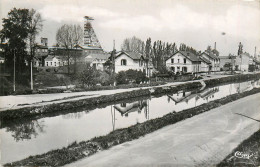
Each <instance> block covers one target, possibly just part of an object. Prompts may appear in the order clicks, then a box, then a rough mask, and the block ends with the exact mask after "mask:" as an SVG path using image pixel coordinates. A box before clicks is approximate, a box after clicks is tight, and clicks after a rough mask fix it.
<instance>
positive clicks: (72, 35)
mask: <svg viewBox="0 0 260 167" xmlns="http://www.w3.org/2000/svg"><path fill="white" fill-rule="evenodd" d="M82 39H83V30H82V28H81V27H80V25H72V24H70V25H68V24H64V25H62V26H61V27H60V28H59V29H58V31H57V33H56V41H57V44H58V45H59V46H62V47H64V48H65V49H66V52H67V55H66V57H67V63H68V73H70V60H71V58H72V52H71V50H72V49H73V48H74V47H75V46H78V45H79V44H81V43H82ZM75 63H76V61H75Z"/></svg>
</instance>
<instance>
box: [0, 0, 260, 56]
mask: <svg viewBox="0 0 260 167" xmlns="http://www.w3.org/2000/svg"><path fill="white" fill-rule="evenodd" d="M14 7H16V8H29V9H30V8H34V9H36V10H37V11H38V12H40V13H41V15H42V17H43V19H44V22H43V24H44V26H43V30H42V32H41V33H40V34H39V37H47V38H48V40H49V45H53V44H54V43H55V42H56V41H55V34H56V31H57V29H58V28H59V27H60V26H61V25H62V24H64V23H73V24H80V25H82V26H83V17H84V16H92V17H93V18H94V19H95V20H94V21H93V23H92V25H93V27H94V29H95V32H96V34H97V36H98V38H99V41H100V43H101V45H102V47H103V48H104V50H106V51H110V50H111V49H112V47H113V39H115V41H116V49H117V50H118V49H120V46H121V44H122V41H123V39H125V38H128V37H132V36H133V35H135V36H137V37H139V38H141V39H142V40H144V41H145V40H146V39H147V38H148V37H151V38H152V41H155V40H162V41H165V42H175V43H177V44H178V45H179V44H180V43H185V44H187V45H189V46H192V47H194V48H196V49H197V50H205V49H206V47H207V46H208V45H211V46H212V47H213V46H214V42H217V49H218V50H219V51H220V55H221V56H226V55H228V54H229V53H233V54H236V53H237V50H238V43H239V42H242V44H243V45H244V51H247V52H249V53H250V54H254V48H255V46H256V47H257V53H259V51H260V0H244V1H242V0H196V1H195V0H178V1H177V0H160V1H159V0H73V1H72V0H0V18H1V24H2V18H3V17H6V16H7V13H8V12H9V11H10V10H11V9H12V8H14ZM223 34H225V35H223Z"/></svg>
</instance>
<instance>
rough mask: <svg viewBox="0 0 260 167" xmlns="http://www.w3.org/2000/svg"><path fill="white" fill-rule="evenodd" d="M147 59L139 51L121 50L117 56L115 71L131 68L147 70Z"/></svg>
mask: <svg viewBox="0 0 260 167" xmlns="http://www.w3.org/2000/svg"><path fill="white" fill-rule="evenodd" d="M146 63H147V60H146V59H145V58H144V57H143V56H142V55H141V54H139V53H136V52H124V51H121V52H119V53H117V54H116V56H115V72H116V73H118V72H119V71H127V70H129V69H133V70H141V71H143V72H146V69H147V64H146Z"/></svg>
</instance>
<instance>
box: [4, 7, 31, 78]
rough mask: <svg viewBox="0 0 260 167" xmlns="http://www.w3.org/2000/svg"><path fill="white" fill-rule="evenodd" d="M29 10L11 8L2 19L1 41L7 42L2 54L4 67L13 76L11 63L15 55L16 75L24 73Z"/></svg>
mask: <svg viewBox="0 0 260 167" xmlns="http://www.w3.org/2000/svg"><path fill="white" fill-rule="evenodd" d="M29 21H30V17H29V10H28V9H16V8H13V9H12V10H11V11H10V12H9V13H8V15H7V18H4V19H3V29H2V30H1V32H0V37H1V41H7V44H6V45H4V46H5V47H4V54H5V58H6V67H7V68H8V67H9V70H10V71H11V74H13V62H14V55H15V59H16V60H15V62H16V67H17V68H16V69H17V70H16V73H18V75H20V74H22V73H24V72H25V71H26V66H25V59H26V57H27V55H28V54H27V52H26V39H27V38H28V33H29V32H28V27H29Z"/></svg>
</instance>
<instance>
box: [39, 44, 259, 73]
mask: <svg viewBox="0 0 260 167" xmlns="http://www.w3.org/2000/svg"><path fill="white" fill-rule="evenodd" d="M43 50H45V51H43ZM48 50H49V51H48V52H47V51H46V47H44V46H40V45H39V48H38V49H37V52H36V58H35V62H34V65H35V66H36V67H40V66H46V67H59V66H64V65H68V62H69V64H74V62H75V61H78V62H80V63H89V64H90V65H91V66H93V67H94V68H95V69H98V70H104V64H105V63H106V62H107V61H108V60H112V57H111V53H107V52H104V51H103V50H98V49H96V50H93V49H92V50H89V49H88V48H83V47H81V46H78V48H77V49H74V50H71V52H72V53H74V52H75V54H77V55H78V57H77V60H75V59H74V58H73V57H71V58H70V59H69V60H68V59H67V57H66V52H64V48H59V47H51V48H48ZM59 50H60V52H59ZM62 51H63V52H62ZM149 63H150V64H149ZM227 63H230V64H233V68H234V70H235V69H236V70H242V71H248V69H249V66H250V65H256V64H258V63H259V61H257V59H255V58H254V57H252V56H250V55H249V54H248V53H243V54H241V55H240V56H218V54H216V53H214V50H213V51H210V52H209V51H204V52H203V53H198V54H194V53H192V52H189V51H177V52H176V53H174V54H173V55H171V56H169V57H168V58H167V59H166V60H165V66H166V68H167V69H168V70H170V71H172V72H174V73H177V72H180V73H201V72H205V73H206V72H214V71H220V70H223V69H224V68H225V66H226V64H227ZM148 64H149V66H148ZM151 66H152V65H151V62H149V61H148V59H147V58H145V57H144V56H143V55H142V54H140V53H136V52H126V51H119V52H117V53H116V54H115V57H114V68H115V72H116V73H118V72H119V71H126V70H129V69H134V70H141V71H146V72H147V73H148V70H149V69H148V67H151ZM152 69H153V67H151V71H154V70H152Z"/></svg>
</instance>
